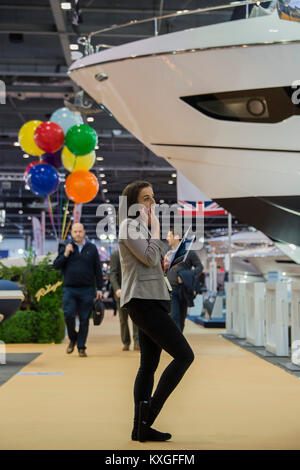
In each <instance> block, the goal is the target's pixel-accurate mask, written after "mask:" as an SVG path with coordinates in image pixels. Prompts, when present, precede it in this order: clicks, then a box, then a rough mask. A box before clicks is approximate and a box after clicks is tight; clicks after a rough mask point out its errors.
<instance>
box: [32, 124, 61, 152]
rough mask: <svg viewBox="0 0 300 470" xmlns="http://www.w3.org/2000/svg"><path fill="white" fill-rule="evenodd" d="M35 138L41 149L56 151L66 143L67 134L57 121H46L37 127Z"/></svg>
mask: <svg viewBox="0 0 300 470" xmlns="http://www.w3.org/2000/svg"><path fill="white" fill-rule="evenodd" d="M33 139H34V141H35V143H36V145H37V146H38V147H39V148H40V149H42V150H44V151H45V152H47V153H54V152H57V150H59V149H60V148H62V146H63V145H64V141H65V134H64V131H63V130H62V128H61V127H60V126H59V125H58V124H56V122H52V121H46V122H43V123H42V124H40V125H39V126H38V127H37V128H36V130H35V133H34V135H33Z"/></svg>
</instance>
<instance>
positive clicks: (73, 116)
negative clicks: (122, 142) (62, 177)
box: [19, 108, 99, 204]
mask: <svg viewBox="0 0 300 470" xmlns="http://www.w3.org/2000/svg"><path fill="white" fill-rule="evenodd" d="M19 143H20V146H21V148H22V149H23V150H24V152H26V153H28V154H29V155H33V156H36V157H39V160H36V161H34V162H32V163H30V164H29V165H28V166H27V168H26V169H25V173H24V181H25V183H26V184H27V185H28V186H29V188H30V189H31V191H32V192H33V193H34V194H36V195H38V196H44V197H46V196H50V194H52V193H53V192H55V191H56V190H57V188H58V186H59V175H58V172H57V170H59V169H60V168H61V167H62V166H64V167H65V168H66V169H67V170H68V171H69V172H70V173H71V174H70V175H69V176H68V177H67V178H66V181H65V191H66V194H67V196H68V198H69V199H70V200H71V201H73V202H74V203H75V204H79V203H87V202H90V201H92V200H93V199H94V198H95V197H96V195H97V193H98V190H99V184H98V180H97V178H96V177H95V175H94V174H93V173H91V172H90V171H89V170H90V169H91V167H92V166H93V165H94V163H95V158H96V155H95V150H94V149H95V146H96V145H97V134H96V132H95V130H94V129H93V128H92V127H90V126H88V125H87V124H84V123H83V121H82V118H81V116H80V114H79V113H73V112H72V111H70V110H69V109H68V108H60V109H57V110H56V111H55V112H54V113H53V114H52V115H51V117H50V121H46V122H42V121H36V120H34V121H28V122H26V123H25V124H24V125H23V126H22V127H21V129H20V132H19Z"/></svg>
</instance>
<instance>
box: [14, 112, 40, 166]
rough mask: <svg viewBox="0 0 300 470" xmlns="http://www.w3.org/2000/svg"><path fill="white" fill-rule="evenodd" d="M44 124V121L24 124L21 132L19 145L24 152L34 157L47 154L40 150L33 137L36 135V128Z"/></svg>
mask: <svg viewBox="0 0 300 470" xmlns="http://www.w3.org/2000/svg"><path fill="white" fill-rule="evenodd" d="M40 124H42V121H28V122H25V124H23V126H22V127H21V129H20V131H19V136H18V138H19V144H20V145H21V147H22V149H23V150H24V152H26V153H28V154H29V155H34V156H35V157H40V156H41V155H43V153H45V151H44V150H42V149H40V148H39V147H38V146H37V145H36V143H35V141H34V139H33V135H34V133H35V130H36V128H37V127H38V126H39V125H40Z"/></svg>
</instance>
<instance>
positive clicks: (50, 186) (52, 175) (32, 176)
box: [27, 163, 59, 196]
mask: <svg viewBox="0 0 300 470" xmlns="http://www.w3.org/2000/svg"><path fill="white" fill-rule="evenodd" d="M27 183H28V185H29V187H30V189H31V191H32V192H33V193H34V194H36V195H37V196H48V195H49V194H51V193H53V192H54V191H55V190H56V189H57V187H58V185H59V178H58V173H57V171H56V169H55V168H54V167H53V166H52V165H49V164H48V163H40V164H38V165H35V166H34V167H32V168H31V169H30V171H29V172H28V182H27Z"/></svg>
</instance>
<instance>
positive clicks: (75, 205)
mask: <svg viewBox="0 0 300 470" xmlns="http://www.w3.org/2000/svg"><path fill="white" fill-rule="evenodd" d="M76 207H77V203H75V204H74V209H73V217H70V220H69V223H68V225H67V228H66V231H65V234H64V237H63V241H65V239H66V236H67V234H68V231H69V228H70V225H71V222H72V219H74V215H75V211H76Z"/></svg>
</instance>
